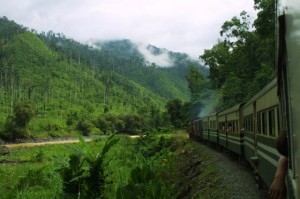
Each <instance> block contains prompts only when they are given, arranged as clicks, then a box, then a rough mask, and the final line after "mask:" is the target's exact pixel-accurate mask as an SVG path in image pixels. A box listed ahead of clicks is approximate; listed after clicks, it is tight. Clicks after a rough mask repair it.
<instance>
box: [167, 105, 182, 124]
mask: <svg viewBox="0 0 300 199" xmlns="http://www.w3.org/2000/svg"><path fill="white" fill-rule="evenodd" d="M182 107H183V105H182V101H181V100H180V99H173V100H170V101H168V102H167V104H166V109H167V112H168V114H169V115H170V121H171V123H172V124H173V126H174V127H175V128H182V127H183V124H184V116H183V114H182V113H183V112H182Z"/></svg>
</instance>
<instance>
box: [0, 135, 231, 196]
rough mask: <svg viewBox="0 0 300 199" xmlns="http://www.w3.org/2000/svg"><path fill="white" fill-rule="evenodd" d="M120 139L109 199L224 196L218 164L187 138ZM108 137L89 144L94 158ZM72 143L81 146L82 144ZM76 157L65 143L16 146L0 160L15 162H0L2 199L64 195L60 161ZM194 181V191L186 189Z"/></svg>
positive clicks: (109, 163)
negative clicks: (217, 170) (72, 155)
mask: <svg viewBox="0 0 300 199" xmlns="http://www.w3.org/2000/svg"><path fill="white" fill-rule="evenodd" d="M116 137H117V138H118V139H119V142H118V143H117V144H116V145H114V146H113V147H112V148H111V149H110V150H109V151H108V153H107V154H106V156H105V158H104V160H105V161H104V164H103V165H104V173H105V176H106V177H105V189H104V195H103V196H104V198H128V197H129V198H174V197H175V198H176V197H177V196H180V194H184V193H185V192H186V191H189V192H188V194H190V195H191V196H194V197H196V198H218V197H219V198H224V193H225V191H226V190H225V191H224V190H223V188H224V187H220V186H218V184H221V183H220V180H221V179H220V178H219V177H218V176H217V172H216V167H215V166H214V163H213V162H211V161H210V157H209V155H207V154H206V152H205V149H204V148H203V147H201V146H199V144H198V143H195V142H192V141H191V140H188V139H187V135H186V134H184V133H181V132H177V133H176V134H174V133H165V134H152V135H149V136H144V137H140V138H135V139H132V138H130V137H128V136H126V135H119V136H116ZM106 139H107V138H98V139H96V140H94V141H92V142H88V143H87V146H88V148H89V149H90V150H91V151H92V154H96V153H98V152H101V150H102V148H103V146H104V143H105V141H106ZM68 145H71V146H73V147H79V148H80V144H78V143H77V144H68ZM72 153H74V151H72V150H70V147H66V146H64V145H44V146H35V147H17V148H12V149H11V153H10V154H9V155H6V156H0V159H2V160H4V159H5V160H10V161H12V162H13V161H15V163H2V164H0V175H1V178H0V198H29V199H31V198H62V197H64V193H63V189H62V188H63V181H62V178H61V176H60V175H59V173H58V172H57V168H58V167H59V164H60V163H59V162H60V161H59V160H60V159H63V160H68V159H69V156H70V154H72ZM193 161H198V162H193ZM191 165H195V166H194V167H191ZM195 174H196V175H195ZM190 183H194V184H193V185H194V187H192V188H189V187H188V186H187V187H185V186H184V185H188V184H190ZM222 196H223V197H222Z"/></svg>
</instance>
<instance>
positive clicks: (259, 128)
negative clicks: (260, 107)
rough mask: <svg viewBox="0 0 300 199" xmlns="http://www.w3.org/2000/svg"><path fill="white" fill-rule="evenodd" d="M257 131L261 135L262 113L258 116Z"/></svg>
mask: <svg viewBox="0 0 300 199" xmlns="http://www.w3.org/2000/svg"><path fill="white" fill-rule="evenodd" d="M257 131H258V133H261V113H258V114H257Z"/></svg>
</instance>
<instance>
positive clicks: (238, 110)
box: [223, 104, 244, 155]
mask: <svg viewBox="0 0 300 199" xmlns="http://www.w3.org/2000/svg"><path fill="white" fill-rule="evenodd" d="M242 105H243V104H239V105H237V106H235V107H232V108H230V109H227V110H226V111H224V112H223V114H226V120H227V129H226V131H227V148H228V149H229V150H230V151H232V152H234V153H236V154H238V155H243V150H244V147H243V145H244V136H243V133H241V127H242Z"/></svg>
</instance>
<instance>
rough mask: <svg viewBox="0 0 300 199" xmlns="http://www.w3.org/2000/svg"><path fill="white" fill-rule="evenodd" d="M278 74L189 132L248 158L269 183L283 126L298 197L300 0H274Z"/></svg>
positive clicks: (293, 193) (291, 185)
mask: <svg viewBox="0 0 300 199" xmlns="http://www.w3.org/2000/svg"><path fill="white" fill-rule="evenodd" d="M276 9H277V11H276V13H277V20H276V26H277V27H276V29H277V31H276V58H277V59H276V74H277V77H276V78H275V79H274V80H273V81H272V82H270V83H269V84H268V85H267V86H266V87H265V88H263V89H262V90H261V91H260V92H259V93H257V94H256V95H255V96H253V97H252V98H251V99H250V100H249V101H247V102H242V103H240V104H236V105H235V106H233V107H231V108H229V109H226V110H223V111H219V112H215V113H210V114H208V115H205V116H203V117H201V118H196V119H194V120H193V121H192V122H191V128H190V130H189V136H190V138H192V139H195V140H198V141H200V142H204V143H212V144H213V145H214V146H218V147H219V148H222V149H226V150H228V151H230V152H232V153H234V154H236V155H238V156H239V157H241V158H243V160H245V161H246V162H247V164H249V165H250V166H251V167H252V168H253V170H254V174H255V176H256V179H257V182H258V184H259V185H261V184H263V185H265V186H267V187H270V186H271V183H272V181H273V179H274V176H275V173H276V169H277V164H278V159H279V157H280V154H279V152H278V151H277V147H276V139H277V137H278V136H279V135H280V134H281V132H283V131H286V132H287V146H288V168H287V174H286V186H287V192H288V193H287V198H291V199H300V176H299V174H300V173H299V171H300V84H299V78H300V54H299V53H300V1H296V0H277V1H276Z"/></svg>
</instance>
